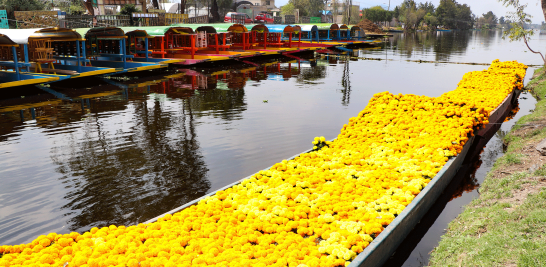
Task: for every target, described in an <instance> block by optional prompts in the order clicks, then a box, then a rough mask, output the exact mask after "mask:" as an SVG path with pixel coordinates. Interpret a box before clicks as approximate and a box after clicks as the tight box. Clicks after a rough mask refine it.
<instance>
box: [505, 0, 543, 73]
mask: <svg viewBox="0 0 546 267" xmlns="http://www.w3.org/2000/svg"><path fill="white" fill-rule="evenodd" d="M499 1H500V2H502V3H503V4H504V5H505V6H506V7H513V8H514V9H515V10H516V11H515V12H510V13H509V14H510V15H509V18H510V20H512V21H513V22H512V23H511V24H510V25H511V26H512V28H510V29H508V30H507V31H505V32H504V33H503V35H502V37H503V38H507V37H508V39H510V41H520V40H523V42H524V43H525V45H526V46H527V48H528V49H529V51H531V52H533V53H535V54H539V55H540V57H541V58H542V61H543V62H544V66H545V67H546V59H545V58H544V55H543V54H542V53H541V52H540V51H535V50H533V49H532V48H531V47H530V46H529V40H530V38H531V36H533V34H534V31H533V30H532V29H530V30H526V29H525V28H524V25H525V24H530V23H531V15H529V14H527V13H525V8H526V7H527V4H525V5H522V4H520V2H519V0H499ZM541 2H542V13H543V14H544V18H545V19H546V0H541Z"/></svg>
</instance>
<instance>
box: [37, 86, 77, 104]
mask: <svg viewBox="0 0 546 267" xmlns="http://www.w3.org/2000/svg"><path fill="white" fill-rule="evenodd" d="M36 87H38V88H40V89H42V90H44V91H46V92H48V93H50V94H52V95H54V96H55V97H56V98H59V99H63V100H69V101H72V98H70V97H68V96H66V95H65V94H63V93H59V92H57V91H55V90H53V89H51V88H49V87H45V86H41V85H36Z"/></svg>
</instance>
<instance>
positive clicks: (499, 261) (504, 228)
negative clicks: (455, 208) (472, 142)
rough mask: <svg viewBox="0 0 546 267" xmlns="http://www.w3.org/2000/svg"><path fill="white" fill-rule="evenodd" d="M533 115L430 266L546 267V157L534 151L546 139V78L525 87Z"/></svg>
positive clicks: (517, 129)
mask: <svg viewBox="0 0 546 267" xmlns="http://www.w3.org/2000/svg"><path fill="white" fill-rule="evenodd" d="M526 89H528V90H530V91H531V93H532V94H533V96H534V97H535V98H536V99H537V104H536V106H535V109H534V110H533V112H532V113H531V114H529V115H526V116H524V117H522V118H521V119H519V120H518V122H516V125H515V126H514V127H513V128H512V130H511V131H510V132H509V133H508V134H507V135H506V136H505V137H504V138H503V142H504V143H505V145H506V152H505V154H504V155H503V156H502V157H501V158H499V159H498V160H497V161H496V162H495V165H494V166H493V168H492V169H491V171H490V172H489V173H488V174H487V176H486V178H485V181H484V182H483V184H482V186H481V187H480V189H479V193H480V197H479V198H477V199H474V200H473V201H472V202H470V203H469V204H468V205H467V206H466V207H465V209H464V211H463V212H462V213H461V214H460V215H459V216H458V217H457V218H456V219H455V220H453V221H452V222H451V223H450V224H449V226H448V229H446V233H445V234H444V235H443V236H442V240H441V241H440V243H439V245H438V246H437V247H436V248H435V249H434V250H433V251H432V252H431V255H430V263H429V265H431V266H440V265H441V266H452V265H456V266H477V265H481V266H513V265H518V266H539V265H541V263H542V264H544V262H546V248H544V246H542V245H541V244H544V242H545V241H546V236H545V235H544V229H545V228H546V189H545V188H546V164H544V163H545V162H544V161H546V157H545V156H542V155H540V153H539V152H538V151H537V150H536V149H535V147H536V145H537V144H538V143H539V142H540V141H541V140H543V139H544V138H546V127H545V126H546V124H545V122H546V73H545V72H544V69H538V70H536V71H535V73H534V75H533V79H532V80H531V82H529V84H528V85H527V88H526Z"/></svg>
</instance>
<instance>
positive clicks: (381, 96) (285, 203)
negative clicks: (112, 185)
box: [0, 61, 527, 267]
mask: <svg viewBox="0 0 546 267" xmlns="http://www.w3.org/2000/svg"><path fill="white" fill-rule="evenodd" d="M526 68H527V67H526V66H525V65H523V64H519V63H517V62H498V61H494V62H493V63H492V65H491V66H490V67H489V69H487V70H484V71H481V72H472V73H470V74H467V75H465V77H463V81H462V82H461V83H460V84H459V86H458V87H457V89H455V90H453V91H450V92H447V93H445V94H443V95H442V96H440V97H427V96H416V95H411V94H408V95H402V94H399V95H393V94H390V93H388V92H384V93H378V94H376V95H374V97H373V98H372V99H371V100H370V102H369V104H368V106H367V107H366V108H365V109H364V110H362V111H361V112H360V113H359V114H358V116H356V117H354V118H351V119H350V120H349V122H348V124H346V125H344V126H343V127H342V129H341V131H340V134H339V135H338V137H337V138H336V139H334V140H332V141H326V140H325V138H324V137H317V138H315V140H314V141H313V145H314V146H313V148H312V149H310V150H308V151H306V152H304V153H301V154H298V155H296V156H294V157H292V158H290V159H288V160H283V161H282V162H279V163H276V164H274V165H273V166H271V167H270V168H268V169H266V170H262V171H259V172H257V173H255V174H253V175H251V176H249V177H247V178H245V179H243V180H241V181H238V182H236V183H234V184H231V185H229V186H226V187H224V188H221V189H220V190H217V191H215V192H212V193H209V194H207V195H205V196H203V197H201V198H199V199H196V200H194V201H192V202H190V203H187V204H186V205H184V206H181V207H179V208H177V209H174V210H172V211H169V212H168V213H166V214H163V215H161V216H159V217H157V218H154V219H152V220H150V221H148V222H146V223H143V224H138V225H133V226H129V227H125V226H119V227H117V226H114V225H111V226H110V227H103V228H101V229H98V228H96V227H95V228H92V229H91V230H90V231H89V232H86V233H83V235H80V234H78V233H71V234H65V235H57V234H54V233H51V234H49V235H47V236H40V237H38V238H37V239H36V240H34V241H33V242H32V243H30V244H25V245H21V246H1V247H0V253H3V257H2V258H1V259H0V266H10V265H16V264H22V263H25V262H28V263H33V262H41V263H48V264H57V265H63V264H65V263H68V265H67V266H82V265H83V264H87V266H102V265H117V264H125V265H127V266H153V265H163V266H205V265H212V266H310V267H311V266H380V265H381V264H382V263H383V262H384V261H385V260H386V259H387V258H388V257H389V256H390V255H391V254H392V251H394V250H395V249H396V247H397V246H398V244H399V243H400V242H401V241H402V240H403V239H404V238H405V236H406V235H407V233H408V232H409V231H411V229H412V228H413V226H412V225H415V223H417V222H418V221H419V219H420V217H421V216H422V215H423V214H424V213H425V212H426V211H427V209H428V207H429V206H430V205H431V204H432V203H433V202H434V200H435V198H436V197H437V196H438V195H439V194H441V192H442V191H443V187H445V185H446V184H447V183H448V182H449V180H450V179H451V177H452V176H453V175H454V174H455V173H456V172H457V169H458V168H459V166H460V165H461V163H462V161H463V160H464V157H465V155H466V153H467V152H468V151H469V148H470V146H471V144H472V143H473V141H474V138H476V133H477V132H478V130H479V129H481V128H484V127H485V126H486V125H487V124H489V123H490V121H489V118H490V117H491V116H493V115H494V114H495V113H496V112H502V108H500V109H499V108H498V107H503V106H504V105H503V104H502V103H503V102H504V101H507V96H509V95H510V94H513V93H514V90H517V89H520V88H521V86H522V80H523V77H524V76H525V71H526ZM478 91H479V92H480V93H479V94H477V93H476V92H478ZM471 96H472V97H471ZM496 109H498V111H495V110H496Z"/></svg>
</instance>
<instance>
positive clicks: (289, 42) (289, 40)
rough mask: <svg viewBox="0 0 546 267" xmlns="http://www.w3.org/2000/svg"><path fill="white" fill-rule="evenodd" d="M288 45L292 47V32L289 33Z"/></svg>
mask: <svg viewBox="0 0 546 267" xmlns="http://www.w3.org/2000/svg"><path fill="white" fill-rule="evenodd" d="M288 47H289V48H292V33H290V35H288Z"/></svg>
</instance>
